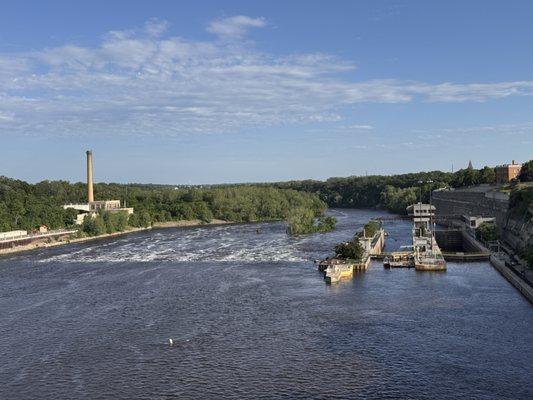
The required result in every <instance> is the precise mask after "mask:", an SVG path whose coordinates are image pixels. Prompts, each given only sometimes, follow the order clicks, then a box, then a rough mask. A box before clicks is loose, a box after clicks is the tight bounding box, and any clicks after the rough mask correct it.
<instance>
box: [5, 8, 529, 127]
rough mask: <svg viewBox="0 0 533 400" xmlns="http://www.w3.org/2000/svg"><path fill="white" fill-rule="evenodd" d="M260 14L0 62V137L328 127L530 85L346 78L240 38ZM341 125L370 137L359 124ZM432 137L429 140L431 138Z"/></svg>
mask: <svg viewBox="0 0 533 400" xmlns="http://www.w3.org/2000/svg"><path fill="white" fill-rule="evenodd" d="M265 25H266V21H265V20H264V19H263V18H250V17H245V16H237V17H230V18H226V19H222V20H217V21H214V22H213V23H211V24H210V26H209V30H210V31H211V32H213V33H216V34H217V35H219V36H220V37H223V38H229V37H231V38H232V39H233V40H231V41H227V40H222V41H220V40H213V41H207V42H202V41H191V40H186V39H183V38H180V37H172V36H169V35H168V34H165V32H166V29H167V23H166V22H164V21H159V20H150V21H148V22H147V23H146V24H145V25H144V27H141V28H139V29H131V30H125V31H114V32H110V33H108V34H107V35H105V36H104V38H103V39H102V42H101V43H100V44H99V45H98V46H96V47H87V46H78V45H72V44H65V45H63V46H59V47H54V48H46V49H42V50H37V51H32V52H25V53H16V54H13V53H11V54H5V55H3V54H0V110H2V111H1V114H0V116H1V117H0V122H1V123H0V134H7V133H15V134H17V133H20V134H32V135H33V134H40V135H83V134H91V135H184V134H194V133H216V132H228V131H232V132H237V131H239V130H242V129H244V128H252V129H253V128H254V127H265V126H274V125H287V124H304V123H315V124H320V123H322V122H332V121H333V122H335V121H340V120H343V119H344V116H343V115H342V113H341V112H340V111H339V110H341V109H343V108H345V107H346V106H351V105H354V104H357V103H363V102H373V103H405V102H410V101H426V102H465V101H488V100H491V99H499V98H504V97H508V96H526V95H527V96H530V95H532V94H533V82H530V81H518V82H499V83H484V84H483V83H482V84H473V83H470V84H456V83H442V84H436V85H432V84H427V83H423V82H413V81H400V80H392V79H389V80H370V81H359V82H357V81H353V80H348V79H347V78H343V77H342V75H340V73H343V72H346V71H353V70H355V65H354V64H353V63H352V62H347V61H345V60H340V59H338V58H336V57H334V56H331V55H328V54H322V53H317V54H289V55H286V56H275V55H272V54H268V53H263V52H260V51H259V50H257V49H256V48H255V47H253V45H252V44H251V43H249V42H246V41H245V40H242V41H239V40H240V39H239V38H241V39H242V36H243V35H244V34H245V33H246V31H247V29H249V28H252V27H262V26H265ZM351 129H355V130H370V129H372V126H371V125H363V124H361V125H353V126H351ZM439 133H440V132H439Z"/></svg>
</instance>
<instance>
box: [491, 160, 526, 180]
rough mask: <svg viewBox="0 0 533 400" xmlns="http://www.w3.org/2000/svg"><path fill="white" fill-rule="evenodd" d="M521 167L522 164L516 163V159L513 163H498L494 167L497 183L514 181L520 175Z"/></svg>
mask: <svg viewBox="0 0 533 400" xmlns="http://www.w3.org/2000/svg"><path fill="white" fill-rule="evenodd" d="M521 169H522V165H521V164H517V163H515V161H514V160H513V162H512V163H511V164H503V165H498V166H497V167H496V168H494V172H495V173H496V183H498V184H503V183H508V182H510V181H512V180H513V179H515V178H516V177H518V175H519V174H520V170H521Z"/></svg>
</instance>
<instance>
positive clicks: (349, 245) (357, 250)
mask: <svg viewBox="0 0 533 400" xmlns="http://www.w3.org/2000/svg"><path fill="white" fill-rule="evenodd" d="M335 254H336V255H337V257H339V258H341V259H347V260H348V259H349V260H356V261H360V260H361V259H362V258H363V254H364V250H363V247H362V246H361V244H360V243H359V240H357V239H353V240H351V241H349V242H343V243H339V244H338V245H336V246H335Z"/></svg>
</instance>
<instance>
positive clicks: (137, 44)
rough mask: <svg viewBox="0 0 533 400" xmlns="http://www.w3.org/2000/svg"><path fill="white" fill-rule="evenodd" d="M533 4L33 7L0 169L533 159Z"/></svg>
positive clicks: (185, 173) (177, 176)
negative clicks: (90, 158) (89, 157)
mask: <svg viewBox="0 0 533 400" xmlns="http://www.w3.org/2000/svg"><path fill="white" fill-rule="evenodd" d="M531 21H533V2H531V1H527V0H524V1H512V0H511V1H509V0H507V1H490V2H487V1H468V2H466V1H450V0H447V1H441V2H428V1H385V0H383V1H379V0H378V1H370V0H369V1H340V0H339V1H309V0H306V1H303V0H301V1H296V0H293V1H276V0H274V1H205V0H195V1H194V2H185V1H183V2H176V1H155V0H152V1H134V2H133V1H112V2H111V1H99V0H91V1H90V2H89V1H87V2H72V1H53V0H49V1H46V2H42V1H23V0H19V1H17V2H14V1H12V2H6V3H5V4H3V5H2V10H1V12H0V175H4V176H8V177H12V178H17V179H23V180H27V181H29V182H37V181H41V180H45V179H49V180H56V179H62V180H70V181H76V182H77V181H83V180H84V179H85V169H84V168H85V150H87V149H92V150H93V154H94V162H95V167H94V169H95V172H94V173H95V181H97V182H123V183H126V182H142V183H168V184H208V183H229V182H265V181H282V180H291V179H327V178H328V177H332V176H351V175H365V174H369V175H370V174H395V173H406V172H415V171H430V170H436V169H439V170H443V171H451V170H452V169H453V170H457V169H459V168H465V167H466V165H467V164H468V161H469V160H472V163H473V165H474V167H477V168H480V167H482V166H484V165H490V166H494V165H498V164H502V163H509V162H511V160H513V159H514V160H517V161H519V162H523V161H527V160H529V159H532V158H533V23H531Z"/></svg>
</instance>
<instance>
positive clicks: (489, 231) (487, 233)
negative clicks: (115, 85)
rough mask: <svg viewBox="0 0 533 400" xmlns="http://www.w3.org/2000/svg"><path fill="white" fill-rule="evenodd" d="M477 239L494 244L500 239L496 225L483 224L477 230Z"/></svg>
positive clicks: (490, 223)
mask: <svg viewBox="0 0 533 400" xmlns="http://www.w3.org/2000/svg"><path fill="white" fill-rule="evenodd" d="M476 237H477V238H478V239H479V240H481V241H483V242H493V241H495V240H496V239H498V232H497V230H496V225H494V223H492V222H483V223H481V224H480V225H479V226H478V227H477V229H476Z"/></svg>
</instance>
